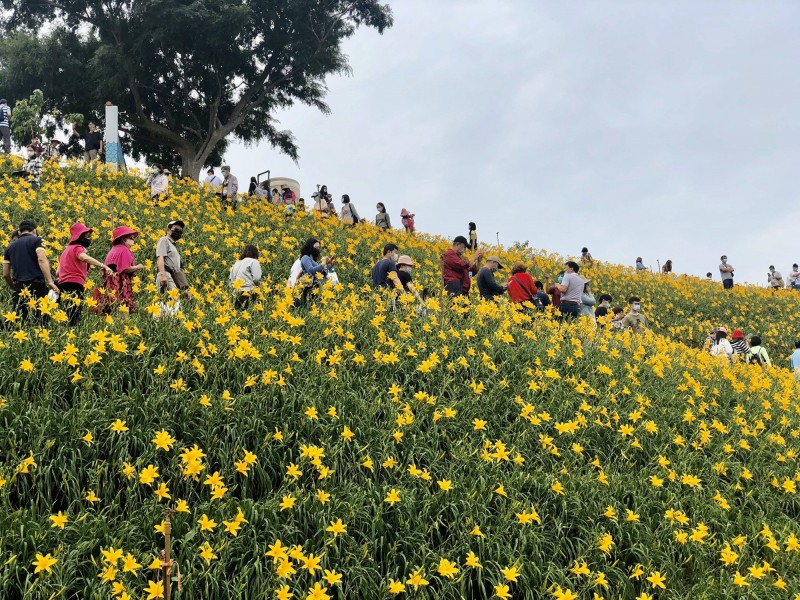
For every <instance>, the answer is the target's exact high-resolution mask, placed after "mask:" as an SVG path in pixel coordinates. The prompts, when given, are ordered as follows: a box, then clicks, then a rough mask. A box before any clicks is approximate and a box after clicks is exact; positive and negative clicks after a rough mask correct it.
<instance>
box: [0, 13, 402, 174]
mask: <svg viewBox="0 0 800 600" xmlns="http://www.w3.org/2000/svg"><path fill="white" fill-rule="evenodd" d="M1 25H2V28H3V30H5V34H6V35H4V36H3V38H4V39H3V40H2V42H0V89H2V90H3V93H4V95H6V96H9V97H11V96H12V95H16V96H18V97H20V98H23V97H27V96H29V95H30V93H31V92H32V91H33V90H34V89H41V90H42V91H43V92H44V95H45V98H46V102H47V103H48V106H47V108H48V109H52V108H58V109H59V110H61V111H63V112H74V113H84V114H87V116H90V117H91V116H95V117H96V116H99V115H100V113H101V111H102V110H103V108H102V107H103V105H104V104H105V103H106V101H111V102H113V103H114V104H117V105H119V107H120V111H121V116H120V126H121V128H122V130H123V131H124V132H125V133H126V134H128V137H129V140H130V142H131V144H132V146H131V148H130V149H129V151H132V152H133V153H134V155H136V156H146V157H148V158H150V159H154V158H155V159H158V160H160V162H163V163H165V164H167V165H175V164H176V163H177V156H179V157H180V164H181V172H182V175H184V176H191V177H194V178H197V177H198V176H199V173H200V169H201V168H202V166H203V165H204V164H211V163H214V162H215V161H217V162H218V160H219V157H220V156H221V153H222V152H223V151H224V149H225V147H226V139H227V138H228V136H230V135H234V136H236V137H238V138H239V139H241V140H243V141H245V142H256V141H259V140H263V139H266V140H268V141H269V142H270V143H271V144H272V145H273V146H275V147H276V148H278V149H280V150H281V151H283V152H285V153H287V154H288V155H289V156H291V157H292V158H294V159H297V157H298V148H297V145H296V143H295V140H294V138H293V136H292V134H291V132H289V131H285V130H281V129H280V128H279V123H278V122H277V121H276V120H275V117H274V115H275V112H276V111H277V110H279V109H282V108H286V107H289V106H292V105H294V104H295V103H298V102H299V103H303V104H307V105H310V106H314V107H317V108H318V109H319V110H321V111H323V112H325V113H327V112H329V108H328V106H327V104H326V103H325V95H326V92H327V88H326V85H325V78H326V77H327V76H328V75H330V74H335V73H348V72H349V65H348V61H347V56H346V55H345V54H344V53H343V51H342V43H343V41H344V40H345V39H347V38H348V37H350V36H352V35H354V33H355V32H356V30H357V29H358V28H359V27H360V26H366V27H370V28H374V29H376V30H377V31H379V32H381V33H382V32H383V31H384V30H385V29H386V28H388V27H391V25H392V13H391V9H390V8H389V6H388V5H386V4H382V3H381V2H380V1H379V0H11V1H10V6H7V13H6V16H5V18H4V20H3V21H2V24H1ZM42 31H46V32H47V33H44V34H42V33H39V32H42ZM170 159H172V160H170Z"/></svg>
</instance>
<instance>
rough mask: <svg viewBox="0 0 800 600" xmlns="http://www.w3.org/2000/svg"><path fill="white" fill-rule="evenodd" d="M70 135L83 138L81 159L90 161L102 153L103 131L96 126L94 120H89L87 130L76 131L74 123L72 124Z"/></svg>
mask: <svg viewBox="0 0 800 600" xmlns="http://www.w3.org/2000/svg"><path fill="white" fill-rule="evenodd" d="M72 137H74V138H78V139H79V140H83V160H85V161H86V162H87V163H92V162H94V161H96V160H97V157H98V156H100V155H101V154H102V153H103V132H102V131H100V130H99V129H98V128H97V125H96V124H95V123H94V121H89V124H88V130H87V131H85V132H84V133H78V130H77V129H76V128H75V125H73V126H72Z"/></svg>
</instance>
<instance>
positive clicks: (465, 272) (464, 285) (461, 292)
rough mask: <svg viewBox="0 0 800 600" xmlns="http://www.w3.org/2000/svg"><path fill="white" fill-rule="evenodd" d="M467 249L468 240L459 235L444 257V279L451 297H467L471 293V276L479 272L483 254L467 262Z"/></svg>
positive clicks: (478, 253)
mask: <svg viewBox="0 0 800 600" xmlns="http://www.w3.org/2000/svg"><path fill="white" fill-rule="evenodd" d="M466 249H467V238H465V237H464V236H463V235H458V236H456V237H455V239H454V240H453V247H452V248H449V249H448V250H447V251H445V253H444V254H443V255H442V279H443V280H444V289H445V291H447V293H448V294H449V295H450V296H451V297H454V296H466V295H467V294H468V293H469V285H470V281H469V276H470V274H472V275H474V274H475V273H477V272H478V263H480V260H481V259H482V258H483V252H481V251H478V252H476V253H475V254H474V255H473V256H472V259H471V260H469V261H467V260H465V259H464V258H463V254H464V252H465V251H466Z"/></svg>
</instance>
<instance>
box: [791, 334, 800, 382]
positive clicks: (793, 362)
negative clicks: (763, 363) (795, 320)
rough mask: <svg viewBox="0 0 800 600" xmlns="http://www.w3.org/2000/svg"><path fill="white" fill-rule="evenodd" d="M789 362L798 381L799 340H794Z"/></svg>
mask: <svg viewBox="0 0 800 600" xmlns="http://www.w3.org/2000/svg"><path fill="white" fill-rule="evenodd" d="M789 364H790V365H791V366H792V373H794V378H795V379H796V380H798V381H800V340H795V342H794V352H792V356H791V358H790V359H789Z"/></svg>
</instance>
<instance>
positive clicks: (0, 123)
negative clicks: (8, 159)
mask: <svg viewBox="0 0 800 600" xmlns="http://www.w3.org/2000/svg"><path fill="white" fill-rule="evenodd" d="M0 137H1V138H2V139H3V153H4V154H11V108H10V107H9V106H8V101H7V100H6V99H5V98H0Z"/></svg>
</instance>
